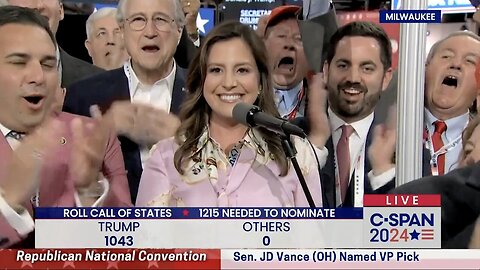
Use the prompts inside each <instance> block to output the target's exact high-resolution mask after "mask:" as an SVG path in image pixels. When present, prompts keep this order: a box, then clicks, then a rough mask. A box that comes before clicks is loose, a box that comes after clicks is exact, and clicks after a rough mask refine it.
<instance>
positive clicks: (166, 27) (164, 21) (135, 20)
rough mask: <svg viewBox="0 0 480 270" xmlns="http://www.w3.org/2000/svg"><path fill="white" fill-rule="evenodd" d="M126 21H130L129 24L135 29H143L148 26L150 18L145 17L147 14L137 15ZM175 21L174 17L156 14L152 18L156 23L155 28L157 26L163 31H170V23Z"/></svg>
mask: <svg viewBox="0 0 480 270" xmlns="http://www.w3.org/2000/svg"><path fill="white" fill-rule="evenodd" d="M125 21H127V22H128V25H129V26H130V28H131V29H132V30H133V31H142V30H143V29H145V27H146V26H147V22H148V19H147V18H145V16H142V15H136V16H132V17H130V18H128V19H126V20H125ZM174 21H175V20H174V19H172V18H170V17H168V16H163V15H156V16H153V18H152V22H153V24H154V25H155V28H157V30H158V31H162V32H168V31H170V30H171V28H170V25H171V24H172V23H173V22H174Z"/></svg>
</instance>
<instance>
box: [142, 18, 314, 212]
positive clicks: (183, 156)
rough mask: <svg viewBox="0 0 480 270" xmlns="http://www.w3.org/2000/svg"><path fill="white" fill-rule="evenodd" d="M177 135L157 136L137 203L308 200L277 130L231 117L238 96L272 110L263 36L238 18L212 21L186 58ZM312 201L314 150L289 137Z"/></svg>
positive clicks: (259, 204)
mask: <svg viewBox="0 0 480 270" xmlns="http://www.w3.org/2000/svg"><path fill="white" fill-rule="evenodd" d="M187 88H188V89H189V92H188V95H187V98H186V100H185V101H184V104H183V107H182V112H181V114H180V118H181V123H182V124H181V126H180V128H179V129H178V131H177V133H176V136H175V137H174V138H171V139H166V140H163V141H160V142H159V143H158V144H157V145H156V147H155V149H154V150H152V151H153V153H152V157H151V159H150V160H149V161H148V162H147V164H146V166H145V168H144V172H143V175H142V178H141V181H140V187H139V192H138V197H137V204H136V205H137V206H190V207H195V206H213V207H215V206H218V207H229V206H232V207H244V206H252V207H253V206H256V207H294V206H297V207H302V206H308V203H307V200H306V197H305V194H304V193H303V190H302V188H301V185H300V183H299V181H298V178H297V175H296V174H295V171H294V169H293V166H292V165H291V163H290V161H289V160H288V159H287V157H286V156H285V154H284V152H283V148H282V145H281V140H280V138H279V136H278V135H276V134H275V133H273V132H270V131H268V130H266V129H264V128H255V129H252V128H248V127H246V126H244V125H242V124H240V123H238V122H236V121H235V120H234V119H233V118H232V109H233V107H234V106H235V104H237V103H239V102H244V103H249V104H255V105H257V106H259V107H261V108H262V109H263V110H264V111H265V112H266V113H269V114H271V115H274V116H277V117H278V116H279V114H278V112H277V109H276V107H275V104H274V100H273V91H272V84H271V73H270V69H269V64H268V59H267V53H266V48H265V45H264V43H263V41H262V40H261V39H260V38H259V37H258V36H257V35H256V34H255V32H254V31H253V30H252V29H251V28H250V27H248V26H245V25H243V24H241V23H239V22H227V23H223V24H220V25H218V26H217V27H216V28H215V29H214V30H212V32H211V33H210V34H209V35H208V36H207V38H206V39H205V41H204V42H203V46H202V48H201V50H200V52H199V54H198V55H197V56H196V58H195V59H194V61H193V62H192V66H191V67H190V70H189V74H188V82H187ZM293 141H294V144H295V147H296V149H297V151H298V154H297V159H298V162H299V165H300V168H301V170H302V172H303V174H304V176H305V179H306V182H307V185H308V187H309V189H310V192H311V194H312V197H313V199H314V201H315V204H316V205H317V206H322V196H321V187H320V176H319V174H318V165H317V163H316V159H315V156H314V152H313V150H312V149H311V148H310V146H309V145H308V143H307V142H306V141H304V140H303V139H300V138H299V137H294V138H293Z"/></svg>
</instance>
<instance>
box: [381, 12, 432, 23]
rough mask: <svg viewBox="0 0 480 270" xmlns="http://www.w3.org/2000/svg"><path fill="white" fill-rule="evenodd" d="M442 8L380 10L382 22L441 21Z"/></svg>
mask: <svg viewBox="0 0 480 270" xmlns="http://www.w3.org/2000/svg"><path fill="white" fill-rule="evenodd" d="M441 22H442V12H441V11H440V10H380V23H441Z"/></svg>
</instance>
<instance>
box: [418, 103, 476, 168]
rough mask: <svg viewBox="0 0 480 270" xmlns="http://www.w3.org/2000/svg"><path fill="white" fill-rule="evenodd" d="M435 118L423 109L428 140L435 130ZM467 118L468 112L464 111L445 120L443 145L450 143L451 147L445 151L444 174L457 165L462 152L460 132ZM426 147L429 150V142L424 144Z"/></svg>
mask: <svg viewBox="0 0 480 270" xmlns="http://www.w3.org/2000/svg"><path fill="white" fill-rule="evenodd" d="M437 120H438V118H436V117H435V116H433V114H432V113H431V112H430V111H428V110H427V109H425V126H426V128H427V130H428V134H429V135H430V141H431V140H432V135H433V133H434V131H435V125H434V122H435V121H437ZM469 120H470V113H469V112H466V113H465V114H462V115H460V116H457V117H455V118H451V119H448V120H446V121H445V124H446V125H447V130H446V131H445V132H444V133H443V134H442V141H443V144H444V145H449V144H451V148H448V149H449V150H448V152H447V153H445V174H446V173H448V172H450V171H452V170H454V169H456V168H457V167H458V162H459V161H460V154H461V153H462V134H463V130H464V129H465V127H466V126H467V124H468V121H469ZM426 147H427V148H428V149H429V150H430V146H429V143H427V144H426ZM430 153H432V151H430Z"/></svg>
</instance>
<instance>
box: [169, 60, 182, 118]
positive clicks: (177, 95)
mask: <svg viewBox="0 0 480 270" xmlns="http://www.w3.org/2000/svg"><path fill="white" fill-rule="evenodd" d="M184 97H185V69H183V68H180V67H179V66H177V72H175V82H174V83H173V91H172V102H171V103H170V112H171V113H174V114H176V115H178V114H179V113H180V108H181V105H182V102H183V98H184Z"/></svg>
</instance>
